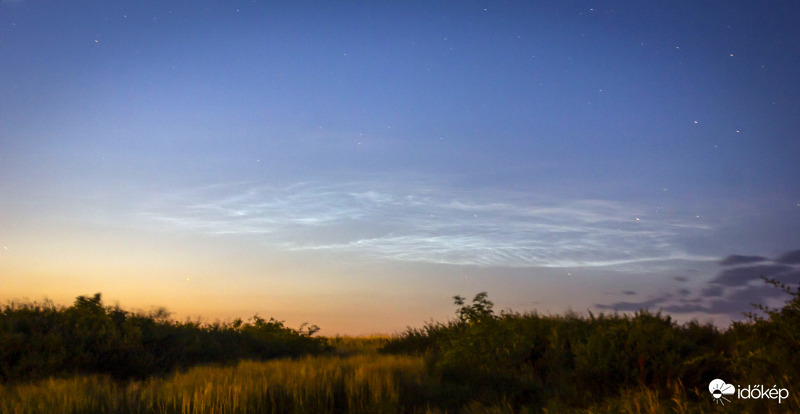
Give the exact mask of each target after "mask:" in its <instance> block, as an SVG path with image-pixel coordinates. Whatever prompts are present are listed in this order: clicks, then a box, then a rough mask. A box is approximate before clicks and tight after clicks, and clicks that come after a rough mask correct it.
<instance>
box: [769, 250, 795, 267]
mask: <svg viewBox="0 0 800 414" xmlns="http://www.w3.org/2000/svg"><path fill="white" fill-rule="evenodd" d="M775 261H776V262H778V263H783V264H800V250H794V251H791V252H788V253H784V254H783V255H782V256H781V257H779V258H778V259H777V260H775Z"/></svg>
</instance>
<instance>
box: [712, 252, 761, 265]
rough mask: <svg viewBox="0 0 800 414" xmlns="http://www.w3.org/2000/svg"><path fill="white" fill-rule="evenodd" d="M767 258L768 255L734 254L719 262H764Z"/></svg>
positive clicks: (723, 263) (727, 263)
mask: <svg viewBox="0 0 800 414" xmlns="http://www.w3.org/2000/svg"><path fill="white" fill-rule="evenodd" d="M766 260H767V258H766V257H761V256H742V255H738V254H732V255H730V256H728V257H726V258H724V259H722V260H721V261H720V262H719V264H720V265H722V266H735V265H740V264H748V263H758V262H764V261H766Z"/></svg>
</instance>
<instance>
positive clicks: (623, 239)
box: [0, 0, 800, 335]
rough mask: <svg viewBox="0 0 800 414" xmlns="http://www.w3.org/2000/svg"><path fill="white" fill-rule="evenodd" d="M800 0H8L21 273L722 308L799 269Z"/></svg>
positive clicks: (357, 305)
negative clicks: (767, 280)
mask: <svg viewBox="0 0 800 414" xmlns="http://www.w3.org/2000/svg"><path fill="white" fill-rule="evenodd" d="M798 21H800V3H798V2H796V1H788V0H787V1H779V0H775V1H769V2H753V1H560V2H505V1H458V2H456V1H452V2H451V1H442V2H416V1H403V2H394V1H386V2H368V1H342V2H308V1H297V2H273V1H212V0H202V1H192V2H186V1H170V0H158V1H155V0H143V1H130V0H120V1H107V0H104V1H99V0H94V1H89V0H79V1H72V2H63V1H55V0H3V1H0V96H2V99H0V301H2V302H4V303H7V302H9V301H26V300H31V301H32V300H35V301H41V300H43V299H44V298H49V299H51V300H53V301H54V302H55V303H58V304H64V305H68V304H70V303H71V302H72V301H73V300H74V298H75V297H76V296H78V295H89V294H93V293H95V292H101V293H102V294H103V299H104V301H105V303H107V304H109V305H113V304H119V305H120V306H122V307H123V308H125V309H130V310H142V311H147V310H150V309H153V308H155V307H160V306H165V307H167V308H168V309H169V310H170V311H171V312H172V313H173V316H174V317H175V318H177V319H185V318H192V319H198V318H199V319H201V320H203V321H209V322H213V321H216V320H220V321H227V320H232V319H233V318H236V317H242V318H247V317H249V316H252V315H254V314H259V315H261V316H263V317H275V318H276V319H279V320H284V321H286V323H287V325H289V326H293V327H297V326H299V325H300V324H301V323H303V322H310V323H314V324H317V325H319V326H320V327H321V328H322V331H321V332H320V334H322V335H335V334H349V335H360V334H370V333H378V332H380V333H392V332H399V331H402V330H403V329H405V328H406V326H420V325H421V324H423V323H424V322H426V321H430V320H438V321H443V320H446V319H447V318H450V317H452V316H453V315H454V311H455V307H454V305H453V301H452V296H454V295H462V296H466V297H471V296H473V295H475V294H477V293H479V292H483V291H485V292H488V294H489V299H490V300H492V301H494V303H495V307H496V308H497V309H511V310H514V311H518V312H532V311H537V312H539V313H544V314H558V313H562V312H566V311H575V312H578V313H583V312H586V311H592V312H598V311H599V312H615V311H616V312H630V311H635V310H638V309H651V310H653V311H658V310H662V311H664V312H666V313H669V314H671V315H673V316H674V317H676V318H677V319H678V320H681V321H685V320H690V319H697V320H699V321H701V322H705V321H713V322H715V323H718V324H720V325H722V326H724V325H725V324H727V323H728V322H729V321H731V320H738V319H742V318H743V317H742V312H746V311H749V310H751V309H752V308H751V306H750V303H751V302H756V303H766V304H771V305H780V303H782V300H784V299H785V297H782V296H781V295H780V294H779V291H777V290H776V289H775V288H774V287H769V286H766V285H765V283H764V282H763V281H761V280H760V279H759V276H761V275H763V276H767V277H771V278H777V279H779V280H782V281H785V282H789V283H798V282H800V250H798V249H800V185H799V184H798V181H800V75H798V73H800V72H798V69H800V25H798V24H797V22H798Z"/></svg>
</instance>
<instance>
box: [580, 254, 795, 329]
mask: <svg viewBox="0 0 800 414" xmlns="http://www.w3.org/2000/svg"><path fill="white" fill-rule="evenodd" d="M754 263H755V264H754ZM719 264H720V265H721V266H726V267H725V268H724V269H722V271H721V272H719V273H718V274H717V275H716V276H715V277H714V278H713V279H711V280H710V281H708V283H707V284H706V285H705V286H703V287H702V288H701V289H700V291H699V293H697V294H696V295H692V291H691V290H689V289H687V288H678V289H677V290H676V293H677V295H672V294H665V295H662V296H659V297H656V298H651V299H648V300H643V301H639V302H634V301H620V302H616V303H612V304H609V305H603V304H596V305H595V306H597V307H598V308H600V309H610V310H614V311H620V312H632V311H638V310H642V309H649V310H661V311H664V312H667V313H707V314H716V315H720V314H723V315H728V316H730V317H731V319H734V320H741V319H742V318H743V317H744V315H745V313H746V312H753V311H756V309H755V308H754V306H753V305H754V304H761V305H767V304H773V303H774V301H775V300H776V299H786V300H788V299H790V296H789V295H787V294H786V292H784V291H783V290H782V289H780V288H777V287H775V286H772V285H771V284H769V283H766V282H765V281H761V280H760V279H761V277H762V276H763V277H766V278H769V279H775V280H777V281H779V282H782V283H785V284H787V285H789V286H795V285H796V284H800V268H799V267H798V266H796V265H798V264H800V250H795V251H791V252H788V253H785V254H783V255H781V256H780V257H779V258H777V259H775V260H770V259H766V258H764V257H761V256H741V255H731V256H728V257H726V258H725V259H723V260H722V261H720V263H719ZM673 279H674V280H676V281H679V282H686V281H688V280H689V279H688V278H687V277H685V276H675V277H673ZM753 282H760V283H753ZM622 293H623V294H625V295H633V294H635V293H636V292H634V291H631V290H626V291H623V292H622Z"/></svg>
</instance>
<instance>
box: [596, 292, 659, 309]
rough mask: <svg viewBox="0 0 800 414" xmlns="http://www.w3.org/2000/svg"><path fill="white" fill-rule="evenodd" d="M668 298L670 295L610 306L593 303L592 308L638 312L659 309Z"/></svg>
mask: <svg viewBox="0 0 800 414" xmlns="http://www.w3.org/2000/svg"><path fill="white" fill-rule="evenodd" d="M670 297H671V295H666V296H659V297H657V298H653V299H649V300H645V301H641V302H626V301H622V302H616V303H612V304H610V305H604V304H598V303H595V305H594V306H596V307H598V308H600V309H608V310H614V311H622V312H628V311H638V310H642V309H652V308H660V307H661V306H660V305H661V304H663V303H664V302H666V301H667V300H668V299H669V298H670Z"/></svg>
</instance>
